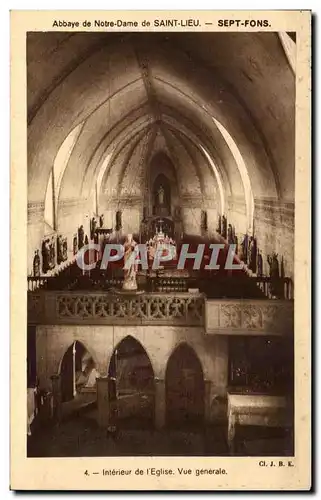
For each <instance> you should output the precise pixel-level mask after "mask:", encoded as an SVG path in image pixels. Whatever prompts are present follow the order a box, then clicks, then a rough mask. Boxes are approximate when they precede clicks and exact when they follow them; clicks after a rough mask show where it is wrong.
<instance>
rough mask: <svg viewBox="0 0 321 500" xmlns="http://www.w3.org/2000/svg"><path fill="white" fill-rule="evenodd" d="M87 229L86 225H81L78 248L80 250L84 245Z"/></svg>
mask: <svg viewBox="0 0 321 500" xmlns="http://www.w3.org/2000/svg"><path fill="white" fill-rule="evenodd" d="M84 238H85V231H84V226H83V225H81V226H80V227H79V229H78V249H79V250H80V249H81V248H82V247H83V246H84Z"/></svg>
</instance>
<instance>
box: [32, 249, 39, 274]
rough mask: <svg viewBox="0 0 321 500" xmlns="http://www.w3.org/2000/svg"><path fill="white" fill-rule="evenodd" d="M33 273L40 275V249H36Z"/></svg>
mask: <svg viewBox="0 0 321 500" xmlns="http://www.w3.org/2000/svg"><path fill="white" fill-rule="evenodd" d="M33 275H34V276H40V257H39V250H36V251H35V256H34V258H33Z"/></svg>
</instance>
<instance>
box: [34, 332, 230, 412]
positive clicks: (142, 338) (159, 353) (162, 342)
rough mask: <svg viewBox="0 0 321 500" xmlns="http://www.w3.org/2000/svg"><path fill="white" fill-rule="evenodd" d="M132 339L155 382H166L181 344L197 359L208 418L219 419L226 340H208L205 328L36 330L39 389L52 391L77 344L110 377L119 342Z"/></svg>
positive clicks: (225, 379) (225, 375)
mask: <svg viewBox="0 0 321 500" xmlns="http://www.w3.org/2000/svg"><path fill="white" fill-rule="evenodd" d="M128 335H131V336H132V337H134V338H135V339H136V340H138V341H139V342H140V343H141V345H142V346H143V347H144V349H145V350H146V353H147V355H148V356H149V359H150V361H151V364H152V367H153V370H154V376H155V379H156V380H162V381H164V380H165V378H166V367H167V363H168V360H169V358H170V356H171V354H172V353H173V352H174V350H175V348H176V347H177V346H178V345H179V344H180V343H182V342H186V343H188V344H189V346H191V347H192V348H193V349H194V351H195V353H196V355H197V356H198V358H199V360H200V362H201V365H202V369H203V374H204V380H205V384H206V391H207V396H206V405H207V409H206V411H205V413H206V415H207V418H208V419H212V418H215V417H216V416H217V405H216V404H215V402H216V400H217V397H219V396H224V395H225V394H226V390H227V382H228V346H227V337H223V336H206V335H205V334H204V330H203V328H198V327H186V328H182V327H170V326H137V327H133V326H69V325H68V326H65V325H60V326H56V325H55V326H54V325H48V326H47V325H46V326H44V325H40V326H37V327H36V352H37V375H38V377H39V379H40V385H41V386H42V387H46V388H48V389H51V380H50V377H51V376H52V375H55V374H58V373H59V371H60V364H61V361H62V358H63V356H64V354H65V352H66V350H67V349H68V347H69V346H70V345H71V344H72V343H73V342H74V341H75V340H78V341H80V342H82V343H83V344H84V346H85V347H86V349H87V350H88V351H89V352H90V353H91V355H92V357H93V359H94V360H95V363H96V368H97V370H98V372H99V373H100V375H102V376H103V375H106V374H107V373H108V367H109V362H110V359H111V356H112V354H113V351H114V349H115V347H116V346H117V345H118V344H119V342H120V341H121V340H122V339H124V338H125V337H127V336H128Z"/></svg>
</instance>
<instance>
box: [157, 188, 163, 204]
mask: <svg viewBox="0 0 321 500" xmlns="http://www.w3.org/2000/svg"><path fill="white" fill-rule="evenodd" d="M157 196H158V204H159V205H164V197H165V191H164V188H163V186H162V185H160V186H159V188H158V191H157Z"/></svg>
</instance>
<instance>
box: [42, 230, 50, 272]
mask: <svg viewBox="0 0 321 500" xmlns="http://www.w3.org/2000/svg"><path fill="white" fill-rule="evenodd" d="M41 255H42V272H43V274H46V273H47V272H48V271H49V269H50V265H49V262H50V252H49V240H48V238H47V239H45V240H43V242H42V247H41Z"/></svg>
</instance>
